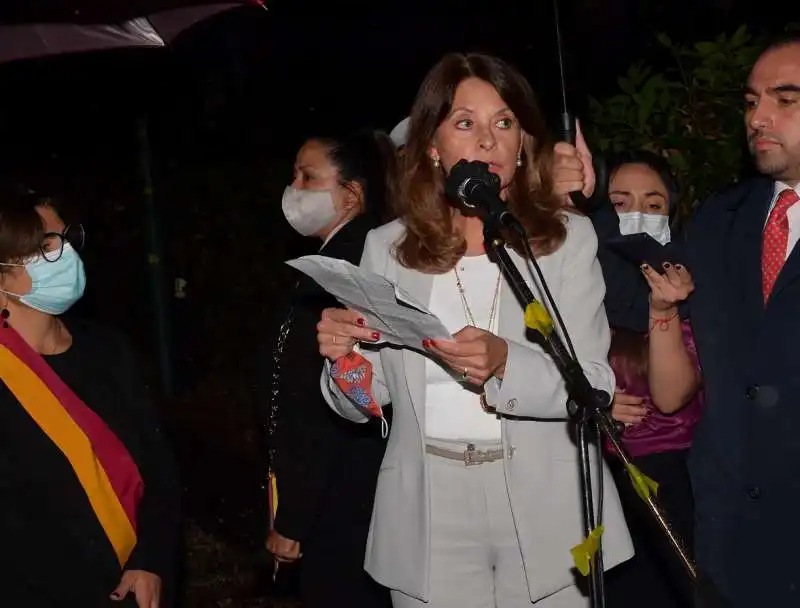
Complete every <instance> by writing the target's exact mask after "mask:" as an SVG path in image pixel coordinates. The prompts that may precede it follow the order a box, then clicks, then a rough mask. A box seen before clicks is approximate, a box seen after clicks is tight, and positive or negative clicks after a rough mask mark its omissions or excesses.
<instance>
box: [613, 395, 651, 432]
mask: <svg viewBox="0 0 800 608" xmlns="http://www.w3.org/2000/svg"><path fill="white" fill-rule="evenodd" d="M643 402H644V399H642V398H641V397H636V396H634V395H626V394H625V393H623V392H622V391H620V390H617V391H615V392H614V402H613V403H612V405H611V417H612V418H613V419H614V420H616V421H617V422H621V423H622V424H624V425H625V426H631V425H633V424H639V423H640V422H641V421H642V420H644V418H645V416H647V408H646V407H645V406H644V405H642V403H643Z"/></svg>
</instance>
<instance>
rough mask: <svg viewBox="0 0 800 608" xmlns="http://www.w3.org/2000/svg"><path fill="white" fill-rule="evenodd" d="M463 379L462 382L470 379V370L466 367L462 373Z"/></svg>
mask: <svg viewBox="0 0 800 608" xmlns="http://www.w3.org/2000/svg"><path fill="white" fill-rule="evenodd" d="M461 379H462V380H467V379H469V370H468V369H467V368H466V367H465V368H464V371H463V372H461Z"/></svg>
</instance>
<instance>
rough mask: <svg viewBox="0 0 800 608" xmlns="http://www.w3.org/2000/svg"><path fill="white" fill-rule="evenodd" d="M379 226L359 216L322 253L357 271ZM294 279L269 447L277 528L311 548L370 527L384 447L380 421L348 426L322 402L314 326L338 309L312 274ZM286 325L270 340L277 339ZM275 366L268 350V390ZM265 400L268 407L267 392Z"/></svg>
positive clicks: (320, 365)
mask: <svg viewBox="0 0 800 608" xmlns="http://www.w3.org/2000/svg"><path fill="white" fill-rule="evenodd" d="M374 227H375V224H374V222H373V221H372V220H370V219H369V218H368V217H366V216H363V215H362V216H359V217H357V218H355V219H354V220H352V221H351V222H349V223H348V224H346V225H345V226H344V227H343V228H342V229H341V230H340V231H339V232H337V233H336V234H335V235H334V237H333V238H332V239H331V240H330V241H329V242H328V243H327V244H326V245H325V247H324V248H323V249H322V251H321V252H320V254H321V255H325V256H328V257H333V258H340V259H344V260H347V261H349V262H352V263H353V264H356V265H358V263H359V261H360V259H361V251H362V249H363V247H364V239H365V238H366V235H367V232H368V231H369V230H371V229H372V228H374ZM295 279H299V283H298V284H297V287H296V288H295V290H294V292H293V296H292V301H291V306H292V307H293V310H294V313H293V314H294V321H293V322H292V326H291V329H290V333H289V337H288V339H287V342H286V347H285V349H284V353H283V356H282V358H281V362H280V369H281V372H280V384H279V396H278V414H277V419H276V425H275V434H274V436H273V437H272V445H271V447H272V448H273V449H274V454H275V457H274V462H273V470H274V471H275V474H276V476H277V479H278V497H279V498H278V515H277V519H276V522H275V529H276V530H277V531H278V532H279V533H280V534H282V535H283V536H286V537H287V538H291V539H293V540H299V541H301V542H305V541H307V540H308V539H309V538H310V537H312V536H313V535H314V534H315V533H317V532H319V531H320V530H325V529H328V530H333V529H335V528H337V527H342V526H345V525H347V524H348V523H359V524H363V525H365V526H366V525H368V523H369V520H370V517H371V515H372V503H373V498H374V493H375V485H376V483H377V479H378V470H379V468H380V463H381V460H382V458H383V452H384V449H385V441H384V440H383V439H382V438H381V429H380V421H379V420H377V419H375V420H371V421H370V422H369V423H367V424H364V425H356V424H352V423H349V422H347V421H346V420H343V419H341V418H340V417H339V416H337V415H336V414H335V413H334V412H332V411H331V409H330V408H329V407H328V405H327V404H326V403H325V400H324V399H323V398H322V393H321V390H320V374H321V372H322V368H323V363H324V361H323V357H322V356H321V355H320V354H319V351H318V344H317V330H316V325H317V323H318V322H319V319H320V315H321V313H322V311H323V309H325V308H328V307H336V306H340V304H339V303H338V302H337V301H336V300H335V299H334V298H333V297H332V296H330V295H329V294H328V293H327V292H325V291H324V290H323V289H322V288H321V287H319V286H318V285H317V284H316V283H315V282H314V281H313V280H312V279H310V278H308V277H307V276H306V275H302V274H301V273H297V274H296V275H295ZM287 314H288V311H284V312H283V313H282V314H281V315H280V316H279V321H280V323H282V322H283V320H284V319H285V318H286V315H287ZM280 323H276V326H275V328H274V331H273V333H272V334H271V335H273V336H274V335H276V333H277V328H278V326H279V325H280ZM271 346H272V344H271ZM271 361H272V353H271V350H270V352H269V353H268V354H267V356H266V358H265V366H264V368H263V369H262V374H261V376H262V382H261V384H262V385H264V384H266V383H268V382H269V381H270V379H271V377H272V371H271V370H272V364H271ZM265 381H266V382H265ZM262 394H263V403H264V405H265V407H267V408H269V389H268V388H267V389H266V390H264V391H263V392H262ZM268 414H269V412H267V415H268ZM365 540H366V539H365Z"/></svg>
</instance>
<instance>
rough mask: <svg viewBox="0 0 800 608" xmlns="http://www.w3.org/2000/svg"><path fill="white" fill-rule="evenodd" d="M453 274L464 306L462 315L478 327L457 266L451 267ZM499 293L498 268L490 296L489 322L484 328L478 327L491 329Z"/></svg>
mask: <svg viewBox="0 0 800 608" xmlns="http://www.w3.org/2000/svg"><path fill="white" fill-rule="evenodd" d="M453 274H455V275H456V287H457V288H458V295H460V296H461V306H462V307H463V308H464V317H465V318H466V320H467V323H469V324H470V325H472V326H473V327H478V324H477V323H476V322H475V317H474V316H473V314H472V309H471V308H470V307H469V302H468V301H467V294H466V292H465V291H464V284H463V283H462V282H461V276H460V275H459V274H458V270H457V268H456V267H455V266H454V267H453ZM499 295H500V270H499V269H498V270H497V282H496V283H495V286H494V297H493V298H492V307H491V308H490V309H489V323H488V325H487V326H486V327H485V328H479V329H486V331H492V324H493V323H494V317H495V314H496V313H497V300H498V297H499Z"/></svg>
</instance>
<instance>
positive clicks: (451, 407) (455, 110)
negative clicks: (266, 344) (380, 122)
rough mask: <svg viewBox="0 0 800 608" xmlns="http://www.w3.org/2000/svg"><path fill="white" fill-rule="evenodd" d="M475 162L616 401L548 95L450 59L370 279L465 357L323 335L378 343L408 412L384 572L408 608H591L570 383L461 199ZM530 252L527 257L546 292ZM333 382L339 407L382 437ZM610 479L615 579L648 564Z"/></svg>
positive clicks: (584, 241) (483, 59)
mask: <svg viewBox="0 0 800 608" xmlns="http://www.w3.org/2000/svg"><path fill="white" fill-rule="evenodd" d="M462 158H465V159H467V160H479V161H483V162H486V163H489V165H490V168H491V170H492V171H493V172H494V173H496V174H497V175H498V176H499V177H500V179H501V184H502V190H501V196H502V198H504V199H505V201H506V202H507V204H508V206H509V208H510V209H511V210H512V211H513V212H514V214H515V215H516V216H517V218H519V219H520V221H521V222H522V223H523V224H524V226H525V227H526V229H527V230H528V232H529V234H530V235H531V244H532V245H533V247H534V250H535V251H536V253H537V257H538V260H539V263H540V264H541V267H542V270H543V272H544V275H545V277H546V279H547V282H548V284H549V287H550V289H551V291H552V294H553V296H554V298H555V301H556V302H557V304H558V306H559V308H560V310H561V313H562V316H563V318H564V321H565V323H566V326H567V327H568V329H569V332H570V334H571V337H572V341H573V343H574V347H575V349H576V352H577V355H578V358H579V359H580V363H581V365H582V367H583V369H584V370H585V372H586V375H587V377H588V378H589V381H590V382H591V383H592V385H593V386H595V387H597V388H599V389H603V390H605V391H607V392H608V393H609V394H611V392H612V391H613V388H614V378H613V374H612V372H611V369H610V367H609V365H608V360H607V357H608V349H609V328H608V323H607V320H606V316H605V312H604V309H603V297H604V293H605V286H604V283H603V277H602V274H601V270H600V266H599V264H598V262H597V259H596V257H595V253H596V248H597V239H596V236H595V233H594V231H593V229H592V225H591V223H590V222H589V220H587V219H586V218H584V217H581V216H580V215H577V214H576V213H573V212H570V211H568V210H565V205H564V201H563V196H561V195H559V194H556V192H555V190H554V187H553V180H552V165H553V149H552V144H551V142H550V141H549V140H548V138H547V134H546V129H545V125H544V122H543V119H542V116H541V113H540V111H539V109H538V107H537V104H536V101H535V98H534V95H533V92H532V90H531V88H530V86H529V85H528V83H527V81H526V80H525V79H524V78H523V77H522V76H521V75H520V74H519V73H518V72H517V71H515V70H514V69H513V68H511V67H509V66H508V65H506V64H505V63H503V62H502V61H500V60H498V59H496V58H493V57H488V56H485V55H477V54H471V55H461V54H452V55H448V56H446V57H444V58H443V59H442V60H441V61H440V62H439V63H438V64H437V65H436V66H435V67H434V68H433V69H432V70H431V71H430V72H429V73H428V75H427V77H426V79H425V81H424V82H423V84H422V87H421V88H420V91H419V93H418V95H417V98H416V101H415V102H414V105H413V108H412V112H411V126H410V133H409V140H408V144H407V148H406V156H405V163H406V168H405V172H404V178H403V181H402V184H401V197H400V201H399V208H398V217H399V219H398V220H397V221H395V222H392V223H390V224H387V225H385V226H382V227H380V228H378V229H376V230H373V231H372V232H370V233H369V234H368V236H367V240H366V245H365V249H364V254H363V257H362V262H361V265H362V267H363V268H366V269H368V270H371V271H373V272H376V273H378V274H381V275H383V276H385V277H386V278H388V279H390V280H391V281H393V282H395V283H396V284H397V285H399V286H400V287H401V288H402V289H404V290H405V291H406V292H408V293H410V295H412V296H413V297H415V298H416V299H417V300H418V301H420V302H422V303H425V304H427V305H428V307H429V308H430V310H431V311H432V312H433V313H434V314H436V315H437V316H439V318H440V319H441V320H442V321H443V323H444V324H445V326H446V327H447V328H448V330H450V331H451V332H452V334H453V336H454V340H453V341H430V340H426V341H425V342H424V343H423V344H421V345H420V348H419V350H411V349H404V350H401V349H396V348H380V336H379V335H378V334H377V332H375V331H374V330H373V329H371V328H369V327H366V326H365V325H366V322H365V320H364V319H362V318H360V316H359V315H358V313H356V312H354V311H348V310H340V309H328V310H326V311H325V312H324V313H323V315H322V319H321V321H320V323H319V324H318V339H319V343H320V352H321V353H322V354H323V355H325V356H326V357H327V358H328V359H329V360H330V361H335V360H337V359H338V358H339V357H342V356H344V355H346V354H348V353H350V352H351V351H352V350H353V349H354V347H355V345H356V344H357V343H358V342H362V343H363V344H368V343H370V342H372V343H376V344H374V346H373V347H371V348H364V349H361V350H360V352H361V353H362V354H363V355H364V356H365V357H366V358H367V359H368V360H369V361H370V362H371V364H372V367H373V382H372V387H371V388H372V395H373V397H374V399H375V400H376V401H377V403H378V404H386V403H389V402H392V403H393V405H394V421H393V426H392V429H391V433H390V436H389V441H388V446H387V450H386V455H385V458H384V460H383V465H382V468H381V471H380V475H379V478H378V488H377V495H376V500H375V507H374V512H373V518H372V526H371V531H370V539H369V542H368V546H367V555H366V569H367V571H368V572H369V573H370V574H371V575H372V576H373V577H374V578H375V579H376V580H377V581H378V582H380V583H381V584H383V585H385V586H387V587H389V588H390V589H392V590H393V596H392V598H393V602H394V605H395V606H396V607H397V608H412V607H417V606H430V607H431V608H494V607H499V608H522V607H523V606H531V605H532V604H533V605H535V606H537V608H578V607H585V606H586V605H587V603H588V600H587V598H586V597H585V596H584V595H583V594H582V593H581V592H580V591H579V589H578V586H577V585H576V575H575V571H574V564H573V561H572V556H571V554H570V549H571V548H572V547H574V546H575V545H577V544H578V543H579V542H581V541H582V539H583V531H582V523H581V522H582V519H581V517H582V514H581V513H582V512H581V499H580V489H579V481H578V480H579V474H578V463H577V449H576V447H575V445H574V443H573V441H572V439H571V438H570V432H569V424H568V420H567V413H566V402H567V393H566V391H565V388H564V382H563V381H562V379H561V376H560V374H559V372H558V370H557V369H556V366H555V365H554V363H553V362H552V360H551V359H550V358H549V357H548V356H547V355H546V354H545V353H544V352H543V351H542V350H541V348H539V347H538V346H536V345H534V344H533V343H531V342H529V341H528V340H526V338H525V325H524V321H523V311H522V308H521V306H520V305H519V304H518V302H517V300H516V299H515V297H514V295H513V293H512V292H511V291H510V289H509V288H508V286H507V285H506V283H505V281H504V280H503V279H502V277H501V276H500V274H499V268H498V267H497V266H496V265H495V264H494V263H492V262H491V261H490V260H489V259H488V258H487V255H486V252H485V250H484V242H483V224H482V222H481V220H480V219H478V218H476V217H470V216H469V215H468V214H467V213H466V211H464V212H462V211H460V210H458V209H454V208H453V207H452V206H451V204H449V202H448V201H447V200H446V198H445V194H444V187H443V184H444V179H445V175H446V174H447V172H448V171H449V170H450V168H451V167H452V166H453V165H454V164H455V163H456V162H458V161H459V160H460V159H462ZM508 238H509V242H512V237H511V236H510V235H509V237H508ZM520 251H521V250H520V248H519V247H518V246H517V247H514V248H513V250H510V251H509V253H510V254H511V256H512V259H513V260H514V261H515V263H517V265H518V266H519V267H520V269H521V271H522V272H523V275H524V276H529V275H528V273H527V271H526V270H525V266H524V261H523V259H522V257H521V256H520V255H519V252H520ZM534 289H535V288H534ZM539 296H541V294H539ZM329 373H330V366H327V368H326V371H325V372H323V383H322V385H323V393H325V396H326V399H327V400H328V402H329V403H330V405H331V406H332V407H333V408H334V409H335V410H336V411H337V412H339V413H340V414H341V415H342V416H344V417H346V418H349V419H351V420H353V421H355V422H359V421H364V420H365V416H366V415H367V414H365V412H364V411H363V410H362V409H360V408H359V407H357V406H356V404H355V403H354V402H352V401H350V400H349V399H348V398H347V397H346V396H345V395H344V394H343V393H342V392H340V391H339V389H338V388H337V387H336V384H335V383H334V382H333V381H332V380H331V378H330V377H329V376H328V374H329ZM594 471H595V473H596V476H597V477H596V478H595V486H594V487H595V490H596V491H597V488H598V487H599V484H598V482H599V479H598V477H599V475H600V474H601V473H600V471H602V475H603V477H604V482H603V487H604V489H605V497H604V500H603V505H604V512H603V523H604V525H605V535H604V537H603V549H604V558H605V566H606V567H607V568H608V567H611V566H613V565H615V564H617V563H619V562H620V561H623V560H625V559H628V558H629V557H630V556H631V555H632V548H631V544H630V538H629V536H628V533H627V529H626V527H625V523H624V520H623V517H622V514H621V509H620V505H619V499H618V497H617V495H616V492H615V489H614V482H613V480H612V478H611V477H610V476H609V474H608V472H607V470H606V469H605V467H604V466H603V467H602V468H601V465H599V464H598V463H597V462H594ZM578 578H580V577H579V575H578Z"/></svg>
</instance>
